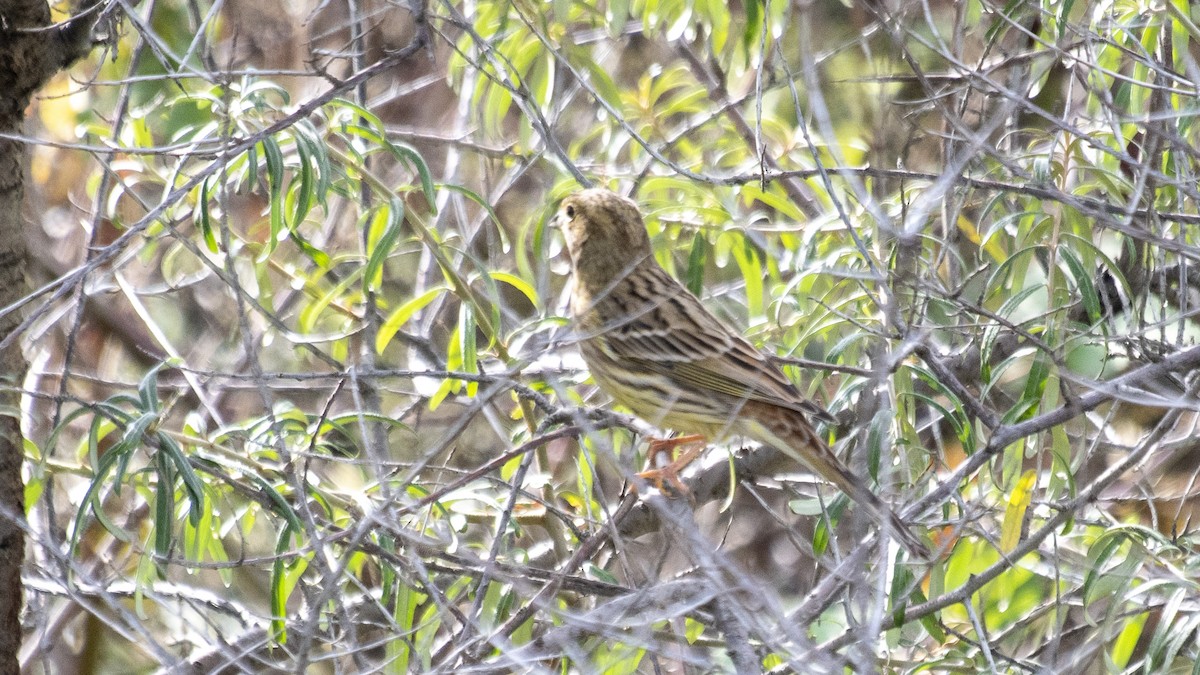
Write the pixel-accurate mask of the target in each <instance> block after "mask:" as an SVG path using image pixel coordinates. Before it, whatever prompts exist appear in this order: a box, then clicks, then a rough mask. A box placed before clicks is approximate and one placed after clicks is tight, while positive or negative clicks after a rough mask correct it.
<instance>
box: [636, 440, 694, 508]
mask: <svg viewBox="0 0 1200 675" xmlns="http://www.w3.org/2000/svg"><path fill="white" fill-rule="evenodd" d="M706 443H707V439H705V438H704V436H701V435H700V434H690V435H687V436H676V437H675V438H656V439H653V440H651V441H650V447H649V451H648V455H649V460H650V461H649V464H650V468H649V469H646V470H645V471H643V472H641V473H639V474H638V477H639V478H642V479H645V480H647V481H650V482H651V483H653V484H654V487H656V488H658V491H659V492H662V493H663V494H666V493H667V490H665V489H664V487H665V486H666V485H667V484H669V485H670V486H671V489H672V490H673V491H674V492H675V493H676V494H681V495H688V496H689V497H690V496H691V491H690V490H688V488H687V486H686V485H684V484H683V481H681V480H679V472H680V471H682V470H683V469H684V468H686V467H687V465H688V464H691V463H692V462H694V461H695V460H696V458H697V457H699V456H700V453H701V452H703V451H704V447H705V444H706ZM676 448H683V449H684V450H683V452H681V453H679V456H677V457H674V458H672V455H674V453H675V450H676ZM663 455H666V457H667V461H666V462H665V463H661V462H660V459H659V458H660V457H661V456H663Z"/></svg>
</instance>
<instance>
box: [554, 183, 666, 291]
mask: <svg viewBox="0 0 1200 675" xmlns="http://www.w3.org/2000/svg"><path fill="white" fill-rule="evenodd" d="M554 225H555V226H556V227H558V228H559V229H560V230H562V233H563V238H564V239H566V243H567V252H568V253H569V254H570V256H571V267H572V269H573V270H574V271H575V274H576V275H577V276H578V277H579V278H580V280H581V281H583V282H584V283H588V284H608V283H610V282H611V281H612V280H613V278H614V277H615V276H616V275H617V274H620V273H622V272H628V271H629V269H630V268H631V267H632V266H635V265H637V264H639V263H640V262H641V261H643V260H653V252H652V251H651V248H650V237H649V235H647V234H646V224H645V223H644V222H642V214H641V213H639V212H638V207H637V204H634V203H633V202H632V201H630V200H629V199H626V198H625V197H622V196H620V195H618V194H617V193H615V192H612V191H611V190H605V189H604V188H591V189H588V190H580V191H579V192H576V193H575V194H573V195H571V196H569V197H567V198H566V199H564V200H563V201H562V204H560V205H559V207H558V215H556V216H555V217H554Z"/></svg>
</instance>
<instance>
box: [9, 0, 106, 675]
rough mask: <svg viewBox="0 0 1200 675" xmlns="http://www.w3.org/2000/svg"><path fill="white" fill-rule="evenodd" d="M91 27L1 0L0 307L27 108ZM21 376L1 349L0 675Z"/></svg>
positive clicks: (18, 549) (13, 298)
mask: <svg viewBox="0 0 1200 675" xmlns="http://www.w3.org/2000/svg"><path fill="white" fill-rule="evenodd" d="M93 22H94V19H93V18H85V19H82V20H72V21H68V22H65V23H62V24H59V25H57V26H54V27H50V28H48V27H49V26H50V8H49V6H48V5H47V4H46V0H0V308H5V307H10V306H12V305H13V304H14V303H15V302H17V301H18V300H19V299H20V298H21V297H22V296H24V295H25V294H26V293H27V292H28V290H29V289H28V285H27V283H26V281H25V274H24V272H25V255H26V251H25V238H24V236H23V233H22V227H21V203H22V194H23V184H24V155H25V147H24V144H23V143H22V142H21V141H19V140H17V136H18V135H19V134H20V132H21V126H22V121H23V118H24V114H25V108H26V106H28V105H29V100H30V97H32V96H33V93H34V92H36V91H37V90H38V89H39V88H40V87H41V86H42V85H43V84H44V83H45V82H46V80H48V79H49V78H50V77H51V76H52V75H54V73H56V72H58V71H59V70H61V69H62V68H63V67H65V66H66V65H68V64H70V63H71V62H72V61H74V60H75V59H77V58H78V57H80V56H82V55H83V54H84V53H86V51H87V49H88V47H89V46H90V45H89V43H90V35H91V29H92V25H93ZM20 320H21V317H20V315H19V313H18V312H16V311H8V312H0V340H3V339H5V338H8V337H9V336H10V334H11V333H12V332H13V331H14V330H15V329H16V327H17V326H18V324H19V323H20ZM10 344H14V345H15V344H16V343H15V341H10ZM24 374H25V359H24V356H23V355H22V354H21V350H20V348H18V347H16V346H13V347H11V348H9V349H5V350H3V351H0V675H8V674H10V673H12V674H13V675H15V674H16V673H17V672H19V664H18V651H19V650H20V647H21V620H20V619H21V600H22V589H21V563H22V561H23V559H24V557H25V538H24V529H23V527H22V525H23V523H24V516H25V500H24V494H25V488H24V484H23V482H22V479H21V464H22V462H23V461H24V456H25V453H24V443H23V440H22V437H21V419H20V410H21V394H20V385H21V382H22V381H23V379H24Z"/></svg>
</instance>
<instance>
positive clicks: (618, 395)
mask: <svg viewBox="0 0 1200 675" xmlns="http://www.w3.org/2000/svg"><path fill="white" fill-rule="evenodd" d="M550 224H551V225H552V226H553V227H555V228H557V229H558V230H560V231H561V232H562V236H563V239H564V241H565V247H566V250H567V253H568V255H569V257H570V263H571V276H572V278H571V281H570V288H571V293H570V311H571V314H572V316H573V319H574V324H575V330H576V333H577V335H578V340H579V349H580V352H581V354H582V356H583V360H584V362H585V363H586V364H587V366H588V370H589V371H590V373H591V375H592V379H593V380H594V381H595V383H596V385H597V386H598V387H599V388H600V390H601V391H603V392H604V393H606V394H608V395H609V396H610V397H611V398H612V399H613V400H614V401H615V402H616V403H618V404H620V405H623V406H624V407H625V408H628V409H629V410H630V411H631V412H632V413H633V414H634V415H635V416H637V417H639V418H641V419H642V420H644V421H646V422H648V423H649V424H651V425H653V426H655V427H657V428H659V429H670V430H673V431H675V432H677V433H680V434H683V435H681V436H679V437H677V438H671V439H665V440H661V441H658V442H657V444H656V443H652V444H651V453H650V454H651V455H653V454H654V453H655V452H657V451H662V450H664V449H666V450H669V449H671V448H675V447H680V446H692V447H691V449H690V451H688V452H685V453H682V456H681V458H680V460H676V462H674V463H673V464H672V467H671V469H672V470H673V469H676V468H678V467H679V466H680V465H681V464H680V463H681V461H684V460H686V461H691V459H692V458H694V457H695V456H696V454H698V452H699V451H700V450H698V449H697V448H700V449H702V448H703V447H705V446H706V445H707V443H709V442H720V441H722V440H725V439H728V438H731V437H745V438H750V439H752V440H754V441H757V442H759V443H761V444H763V445H767V446H770V447H773V448H775V449H776V450H778V451H780V452H782V453H784V454H785V455H788V456H789V457H792V458H793V459H796V460H799V461H800V462H802V463H803V464H805V465H807V466H808V468H809V469H811V470H812V471H813V472H815V473H816V474H817V475H819V476H821V477H822V478H824V479H825V480H827V481H829V482H831V483H833V484H834V485H835V486H837V487H838V488H839V489H840V490H842V491H843V492H845V493H846V494H847V495H849V496H850V497H851V498H852V499H853V500H854V501H856V502H857V503H858V504H860V505H861V506H862V507H864V508H865V509H866V510H867V511H868V512H870V514H871V515H872V516H873V517H874V518H875V519H876V520H877V521H878V522H879V523H881V525H882V527H884V528H885V529H886V530H887V531H888V533H889V535H890V536H893V537H895V538H896V539H897V540H899V542H900V543H901V544H902V545H903V546H904V547H905V548H906V549H908V551H909V552H910V553H912V554H913V555H917V556H921V557H924V558H928V556H929V549H928V547H927V546H926V544H925V543H924V542H923V541H922V540H921V538H920V537H918V536H917V535H916V534H915V533H913V532H912V531H911V530H910V529H909V526H908V524H907V523H905V522H904V520H902V519H901V518H900V517H899V516H898V515H897V514H896V513H895V512H894V511H893V510H892V509H891V508H889V507H888V506H887V505H886V504H885V503H884V502H883V500H881V499H880V498H879V497H878V496H876V495H875V494H874V493H873V492H871V490H870V489H869V488H868V487H867V485H866V483H865V482H864V481H863V479H861V478H859V477H858V476H855V475H854V474H853V473H852V472H851V471H850V469H848V468H847V467H846V465H845V464H843V463H842V461H841V460H840V459H839V458H838V457H837V455H835V454H834V453H833V451H832V450H831V449H830V447H829V445H828V444H827V443H826V442H825V441H824V439H823V438H822V437H821V436H820V435H819V434H818V433H817V432H816V430H815V429H814V428H813V426H812V424H811V423H810V420H813V419H816V420H821V421H832V419H833V418H832V416H831V415H830V414H829V413H828V412H826V411H825V410H824V409H823V408H821V407H820V406H817V405H816V404H814V403H812V402H811V401H809V400H808V399H807V398H805V397H804V396H803V395H802V394H801V393H800V392H799V390H798V389H797V388H796V386H795V384H793V383H792V381H791V380H790V379H788V377H787V376H786V375H784V373H783V371H781V370H780V369H779V367H778V366H776V365H775V364H774V363H773V362H772V361H771V360H769V359H768V358H767V357H766V356H765V355H764V354H763V353H762V352H760V351H759V350H758V349H756V348H755V347H754V346H753V345H751V344H750V343H749V342H747V341H746V340H745V339H744V338H743V337H742V336H741V335H740V334H739V333H737V332H736V331H734V330H733V329H731V328H729V327H728V326H727V325H725V324H724V323H722V321H721V320H720V319H718V318H717V317H716V316H714V315H713V314H712V312H710V311H709V310H708V309H707V308H706V307H705V306H704V304H703V303H702V302H701V301H700V299H699V298H697V297H696V296H695V295H694V294H693V293H692V292H691V291H689V290H688V289H687V288H685V287H684V286H683V285H682V284H680V283H679V282H678V281H677V280H676V279H675V278H674V277H672V276H671V275H670V274H668V273H667V271H666V270H665V269H663V268H662V266H661V265H659V264H658V261H657V260H655V258H654V252H653V249H652V248H651V245H650V237H649V234H648V233H647V231H646V225H645V223H644V221H643V220H642V215H641V212H640V210H639V209H638V206H637V204H636V203H634V202H633V201H632V200H630V199H627V198H625V197H622V196H621V195H618V194H617V193H615V192H612V191H610V190H607V189H605V188H589V189H584V190H580V191H578V192H575V193H573V194H571V195H569V196H567V197H566V198H565V199H563V200H562V202H561V203H560V204H559V207H558V211H557V214H556V215H555V216H554V218H553V219H552V221H551V223H550ZM672 477H673V474H672ZM675 480H677V479H675ZM660 485H661V483H660Z"/></svg>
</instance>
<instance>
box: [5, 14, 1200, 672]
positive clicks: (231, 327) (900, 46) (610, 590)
mask: <svg viewBox="0 0 1200 675" xmlns="http://www.w3.org/2000/svg"><path fill="white" fill-rule="evenodd" d="M61 9H62V10H63V11H65V10H66V8H61ZM96 11H99V12H100V13H101V16H102V20H101V21H100V22H99V30H98V34H97V38H98V39H100V40H101V41H102V44H101V45H99V47H98V48H97V50H96V51H95V53H94V54H93V57H92V58H91V59H90V60H86V61H83V62H80V63H78V64H76V65H75V66H74V67H73V68H72V69H71V70H70V71H69V72H68V73H65V74H64V75H63V76H61V77H60V78H59V79H57V80H56V81H55V82H54V83H53V84H52V85H51V86H50V87H49V88H47V89H46V90H45V91H44V92H43V93H42V95H41V96H40V97H39V98H38V99H37V101H36V102H35V103H34V108H33V110H32V111H31V112H32V113H33V115H32V121H31V123H30V124H29V126H28V129H27V136H28V141H29V142H30V143H31V144H32V145H33V151H32V157H31V163H30V174H31V178H32V181H31V186H30V189H29V190H28V196H27V220H28V222H29V223H30V228H29V237H30V241H31V255H32V257H33V263H34V268H33V269H31V270H30V274H31V276H32V277H33V279H34V281H35V288H36V289H37V290H35V292H34V293H33V294H32V295H30V296H29V297H28V298H26V300H25V301H24V302H23V303H21V306H20V307H10V308H6V309H5V310H4V311H6V312H12V311H18V310H19V311H20V312H21V313H22V316H23V317H25V323H24V325H23V331H22V333H21V338H22V340H23V343H22V346H23V348H24V349H25V350H26V353H27V355H28V357H29V360H30V363H31V364H32V366H31V369H30V372H29V375H28V377H27V379H26V381H25V383H24V387H23V391H24V394H25V401H26V404H25V407H24V409H23V410H22V415H23V420H24V426H25V430H26V435H27V438H28V439H29V440H28V463H27V476H26V478H27V508H28V523H27V527H28V535H29V539H30V542H31V545H30V547H29V559H28V566H27V571H26V574H25V581H26V587H27V594H28V596H27V603H28V607H27V611H26V626H27V629H28V632H27V634H26V648H25V651H24V653H23V654H22V660H23V663H24V665H25V667H26V668H27V669H28V670H29V672H64V673H65V672H150V671H156V670H194V671H195V672H218V671H221V672H239V671H250V672H267V671H270V670H271V669H278V670H282V671H292V672H364V671H366V672H375V671H383V672H409V671H416V672H474V671H486V672H491V671H497V672H507V671H521V672H525V671H530V672H549V671H560V672H572V671H577V672H606V673H622V672H647V673H649V672H711V671H734V670H738V671H743V672H755V671H758V670H762V669H768V670H770V669H773V670H775V671H778V672H789V671H799V672H826V671H829V672H832V671H843V670H845V669H849V670H851V671H855V672H873V671H877V670H886V671H889V672H906V671H916V670H922V669H927V670H934V671H937V672H949V671H957V670H963V671H970V672H976V671H1005V672H1009V671H1011V672H1023V671H1031V672H1033V671H1037V672H1043V671H1058V672H1109V671H1111V672H1124V671H1146V672H1167V671H1192V670H1194V669H1195V668H1196V664H1197V663H1198V662H1200V661H1198V659H1197V643H1196V631H1197V626H1198V625H1200V607H1198V606H1197V604H1196V600H1195V598H1196V597H1197V593H1196V591H1197V589H1196V583H1195V569H1196V567H1197V563H1198V562H1200V556H1198V555H1197V551H1196V546H1195V543H1196V540H1195V537H1194V535H1193V530H1192V525H1191V516H1192V514H1193V509H1194V504H1195V491H1196V485H1195V483H1196V479H1197V469H1196V468H1195V467H1196V466H1197V459H1196V458H1197V447H1196V442H1195V438H1196V433H1195V431H1196V430H1195V423H1196V422H1195V412H1194V411H1195V410H1196V409H1197V397H1196V388H1197V386H1198V384H1197V381H1196V379H1195V377H1194V374H1193V373H1194V371H1195V370H1196V367H1197V365H1200V350H1198V349H1197V348H1196V347H1195V346H1194V341H1195V335H1196V323H1195V317H1196V315H1197V311H1196V308H1197V306H1200V274H1198V273H1197V267H1196V265H1197V263H1198V261H1200V249H1198V248H1197V242H1196V239H1197V235H1196V228H1195V225H1196V223H1197V222H1200V216H1198V215H1197V191H1196V184H1195V174H1196V169H1197V156H1196V152H1195V150H1194V146H1195V136H1196V130H1195V129H1193V128H1192V124H1193V122H1194V121H1195V119H1196V118H1194V117H1193V115H1195V114H1196V107H1197V106H1196V89H1197V84H1196V82H1197V78H1200V68H1198V66H1197V62H1196V55H1197V53H1198V44H1197V40H1198V39H1200V28H1197V22H1198V21H1200V15H1198V14H1197V12H1196V11H1195V10H1193V9H1192V8H1191V7H1190V6H1189V4H1188V3H1187V2H1183V1H1182V0H1165V1H1164V2H1157V3H1149V2H1124V1H1118V2H1071V1H1069V0H1068V1H1063V2H1040V3H1038V2H1022V1H1017V2H1010V3H1007V4H1001V3H993V2H979V1H972V2H964V3H936V2H935V3H887V2H864V3H846V4H843V3H837V2H832V1H830V0H825V1H822V2H800V1H795V2H782V1H770V2H760V1H759V0H747V1H746V2H742V3H736V4H734V5H733V6H728V5H726V4H725V3H719V2H712V1H709V0H661V1H660V0H634V1H632V2H631V1H629V0H616V1H614V2H609V3H602V4H595V5H593V4H590V3H581V2H572V1H570V0H556V1H555V2H551V3H536V2H528V1H519V2H505V1H499V2H491V1H489V0H479V1H468V2H461V3H458V2H456V3H444V2H436V3H429V4H427V5H423V4H421V3H420V2H376V1H363V2H359V1H358V0H345V1H339V2H329V3H286V2H261V1H256V2H249V1H247V0H228V1H226V2H213V3H209V2H207V1H204V0H198V1H192V2H178V1H176V0H159V1H157V2H143V3H126V2H123V1H119V0H113V1H111V2H105V3H100V4H99V5H98V6H97V9H96ZM62 16H64V17H65V14H64V15H62ZM581 180H583V181H598V182H599V183H600V184H604V185H607V186H610V187H613V188H615V189H619V190H620V191H622V192H623V193H625V194H630V195H632V196H634V198H635V199H636V200H637V201H638V202H639V203H640V204H641V205H642V207H643V212H644V213H645V215H646V221H647V226H648V227H649V229H650V232H651V235H652V239H653V242H654V245H655V250H656V254H657V256H658V258H659V261H660V262H661V263H662V264H663V265H664V266H666V267H667V269H668V270H670V271H671V272H672V273H674V274H675V275H677V276H678V277H679V278H681V279H683V280H684V281H685V282H686V283H687V284H688V285H689V287H691V288H692V289H693V290H695V291H696V292H697V293H698V294H700V295H701V296H702V297H703V298H704V299H705V300H706V302H708V303H709V305H710V306H711V307H712V308H713V309H714V311H716V312H717V313H719V314H720V315H722V316H723V317H724V318H726V319H727V320H728V321H729V323H730V324H731V325H735V326H738V327H740V328H742V329H744V332H745V334H746V335H747V337H748V338H749V339H751V340H752V341H753V342H754V343H755V344H757V345H759V346H761V347H762V348H763V349H764V350H766V351H768V352H771V353H773V354H776V355H778V356H779V357H780V359H781V363H783V364H784V365H785V366H786V367H787V369H788V371H789V373H791V374H792V375H793V376H795V378H796V380H797V382H798V383H799V384H800V385H801V386H802V387H803V388H804V389H805V391H807V392H809V393H811V394H812V396H813V397H814V398H815V399H816V400H818V401H820V402H822V403H823V404H824V405H825V406H826V407H827V408H829V409H830V410H831V411H832V412H834V413H835V414H836V415H837V416H838V419H839V423H838V424H837V425H834V426H833V427H831V428H828V429H824V432H825V433H826V434H828V438H829V439H830V440H831V441H832V442H834V443H835V447H837V448H838V450H839V451H840V452H841V453H843V456H844V457H847V460H848V461H849V462H850V464H851V465H852V466H853V467H855V469H856V470H857V471H859V472H860V473H861V474H862V475H864V476H869V477H870V478H871V480H873V481H875V482H876V483H877V485H878V488H877V489H878V490H879V491H880V492H881V493H883V494H884V495H885V497H886V498H888V499H889V500H890V501H892V502H893V503H896V504H898V505H903V507H904V510H905V513H906V515H907V517H909V518H910V519H911V520H912V521H913V522H914V523H916V524H918V528H919V529H920V530H922V531H928V532H929V533H930V534H931V536H932V538H933V540H934V541H935V542H936V543H937V544H938V546H939V547H940V548H941V549H942V550H941V553H940V555H939V556H938V558H937V559H936V560H932V561H921V560H912V559H909V558H908V557H907V556H905V555H904V554H903V553H900V552H898V551H897V550H896V549H895V548H894V546H893V547H890V548H889V547H888V546H887V545H886V542H884V545H882V546H880V545H879V542H878V541H877V538H878V537H877V535H876V534H875V533H874V530H873V528H872V527H871V525H870V523H869V522H866V520H865V519H863V518H861V517H860V516H859V515H858V514H857V512H856V511H857V510H856V509H855V508H854V507H853V506H849V508H847V506H848V505H847V504H846V502H845V499H844V498H841V497H839V496H838V495H836V494H835V493H834V492H833V491H831V490H828V489H821V488H820V486H817V485H815V484H813V482H812V481H811V480H810V479H809V478H808V477H807V476H806V475H804V474H803V473H798V472H796V470H795V467H786V466H784V467H781V466H778V465H777V464H774V465H769V464H756V462H763V461H767V460H769V458H770V453H763V452H759V453H753V452H751V453H747V452H745V451H744V450H742V449H739V448H738V447H737V446H736V445H735V446H734V447H731V448H728V449H722V450H712V451H710V452H709V453H708V454H707V456H706V458H705V461H704V462H703V463H702V466H699V467H697V469H696V470H695V472H694V473H693V475H691V476H690V477H689V480H690V481H691V483H690V484H691V485H692V490H693V497H694V499H695V502H696V503H695V505H694V506H695V508H694V509H693V508H692V506H693V505H691V504H688V503H687V501H686V500H681V499H676V500H667V499H663V498H662V496H661V495H657V493H656V492H654V491H647V490H646V489H645V488H643V491H642V495H643V497H642V498H639V497H637V495H634V494H632V493H630V491H629V489H628V479H630V477H631V476H632V473H633V472H635V471H636V470H638V468H640V467H641V466H642V461H643V460H642V459H641V457H640V456H639V453H640V452H641V449H642V448H643V447H644V443H640V442H639V441H640V440H642V439H643V438H644V436H645V434H646V433H647V432H649V431H650V430H648V429H646V428H645V427H643V426H640V425H639V424H638V423H635V422H633V421H632V420H630V419H628V418H626V417H624V416H623V415H621V414H620V412H621V411H620V410H617V411H616V414H614V413H613V412H609V411H607V409H606V408H605V400H604V398H603V397H602V396H600V395H599V394H597V393H596V392H594V390H593V388H592V387H591V386H590V383H589V380H588V377H587V374H586V371H585V370H583V369H582V368H581V363H580V361H579V359H578V357H577V355H576V352H575V349H574V346H573V344H572V343H573V337H572V334H571V326H570V322H569V320H568V319H566V318H565V313H564V303H563V288H564V284H565V281H566V273H567V266H566V261H565V259H564V257H563V256H561V255H559V253H560V249H561V240H560V239H559V238H558V235H557V234H555V233H553V232H551V231H549V230H548V229H547V227H546V225H547V220H548V218H549V216H550V215H551V214H552V213H553V210H554V206H555V203H556V202H557V201H558V200H559V199H560V198H561V197H563V196H564V195H566V194H568V193H569V192H570V191H571V190H573V189H576V188H577V187H578V186H579V184H580V181H581ZM764 458H766V459H765V460H764ZM731 465H736V466H737V467H738V468H739V469H740V470H739V471H738V472H737V473H736V478H734V479H733V481H734V482H735V483H736V484H735V485H732V486H731V474H730V471H729V467H730V466H731ZM749 468H753V469H754V471H752V472H751V471H748V470H747V469H749ZM781 471H782V472H783V475H782V476H781V475H778V474H779V473H780V472H781ZM731 487H732V488H733V489H732V491H731V490H730V488H731Z"/></svg>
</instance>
